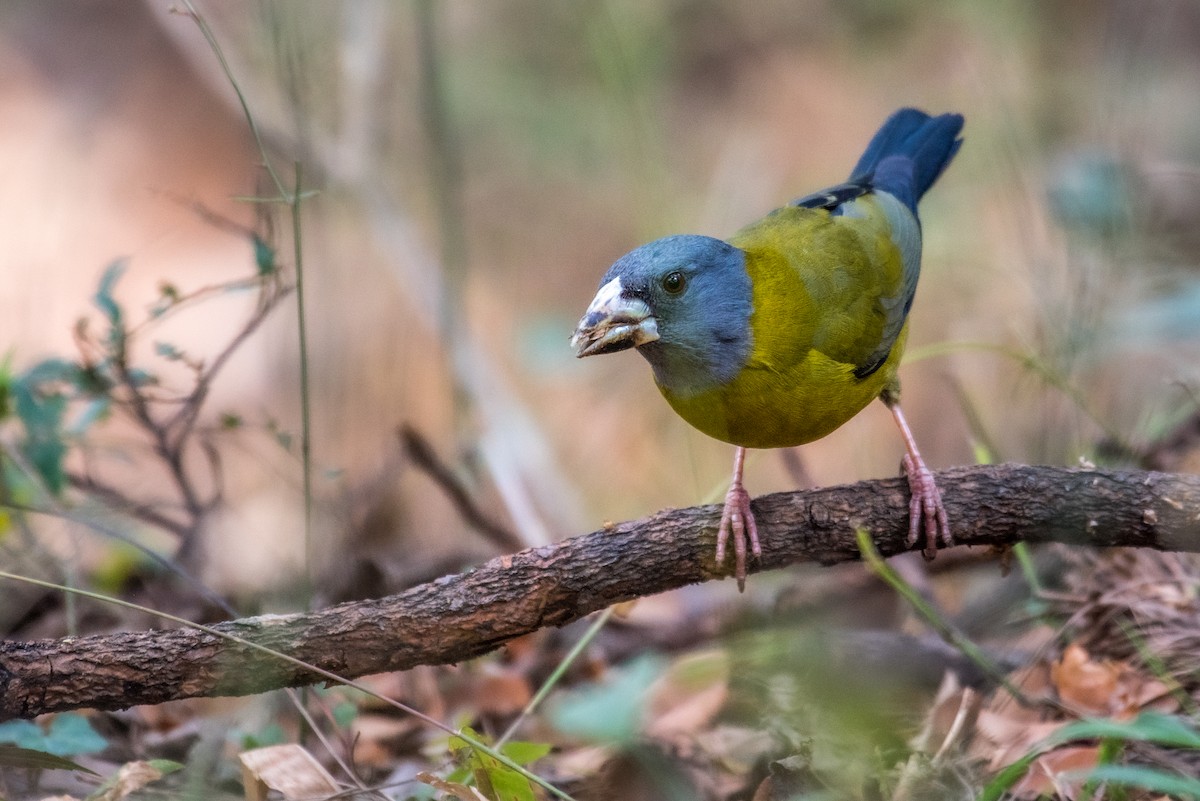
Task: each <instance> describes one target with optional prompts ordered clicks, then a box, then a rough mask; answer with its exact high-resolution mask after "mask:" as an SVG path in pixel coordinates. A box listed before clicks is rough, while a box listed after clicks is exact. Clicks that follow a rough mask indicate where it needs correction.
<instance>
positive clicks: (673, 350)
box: [571, 235, 752, 394]
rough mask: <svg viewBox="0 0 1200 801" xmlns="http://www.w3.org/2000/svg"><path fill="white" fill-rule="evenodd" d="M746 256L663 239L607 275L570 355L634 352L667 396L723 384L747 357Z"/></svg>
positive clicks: (698, 242)
mask: <svg viewBox="0 0 1200 801" xmlns="http://www.w3.org/2000/svg"><path fill="white" fill-rule="evenodd" d="M751 311H752V305H751V291H750V277H749V276H748V275H747V273H746V261H745V253H744V252H743V251H741V250H739V249H738V248H736V247H734V246H733V245H730V244H729V243H727V242H723V241H721V240H720V239H713V238H712V237H707V236H691V235H685V236H668V237H665V238H663V239H658V240H655V241H654V242H651V243H649V244H647V245H642V246H641V247H640V248H637V249H636V250H632V251H630V252H629V253H626V254H625V255H624V256H622V257H621V258H620V259H618V260H617V261H616V263H614V264H613V266H612V267H610V268H609V269H608V272H607V273H605V274H604V278H602V279H601V281H600V289H599V291H597V292H596V296H595V298H593V299H592V302H591V305H589V306H588V309H587V312H586V313H584V315H583V319H581V320H580V321H579V326H578V327H577V328H576V329H575V334H574V335H573V336H572V337H571V345H572V347H574V348H575V355H576V356H579V357H583V356H595V355H597V354H600V353H613V352H615V351H619V350H625V349H626V348H632V347H636V348H637V349H638V352H640V353H641V354H642V355H643V356H645V357H646V359H647V360H648V361H649V362H650V365H651V366H652V367H653V368H654V373H655V378H656V379H657V380H658V383H659V384H660V385H661V386H663V387H664V388H666V389H669V390H671V391H672V392H676V393H684V394H688V393H692V392H699V391H702V390H704V389H707V388H709V387H711V386H714V385H716V384H720V383H724V382H725V381H728V380H730V379H731V378H733V376H734V375H736V373H737V372H738V371H739V370H740V369H741V368H742V366H743V365H744V364H745V362H746V359H747V357H748V355H749V353H750V347H751V333H750V313H751Z"/></svg>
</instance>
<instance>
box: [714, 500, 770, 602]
mask: <svg viewBox="0 0 1200 801" xmlns="http://www.w3.org/2000/svg"><path fill="white" fill-rule="evenodd" d="M730 537H732V538H733V560H734V569H733V576H734V578H736V579H737V585H738V592H743V591H745V589H746V543H747V541H749V543H750V552H751V553H752V554H753V555H754V558H755V559H761V558H762V548H761V547H760V546H759V544H758V524H757V523H755V522H754V512H752V511H751V510H750V493H748V492H746V489H745V488H744V487H743V486H742V484H741V482H740V481H736V480H735V481H734V482H733V483H732V484H730V485H729V492H727V493H725V509H724V511H722V512H721V525H720V527H718V529H717V564H718V565H721V564H724V563H725V548H726V546H727V545H728V543H729V539H730Z"/></svg>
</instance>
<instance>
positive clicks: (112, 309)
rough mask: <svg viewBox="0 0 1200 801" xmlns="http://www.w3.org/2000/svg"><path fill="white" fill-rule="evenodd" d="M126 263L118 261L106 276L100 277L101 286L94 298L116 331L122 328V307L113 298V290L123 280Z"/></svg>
mask: <svg viewBox="0 0 1200 801" xmlns="http://www.w3.org/2000/svg"><path fill="white" fill-rule="evenodd" d="M125 267H126V262H125V260H124V259H117V260H116V261H114V262H113V263H112V264H110V265H108V267H107V268H106V269H105V270H104V274H103V275H101V276H100V285H99V286H98V287H97V288H96V294H95V296H94V297H93V298H92V300H93V302H94V303H95V304H96V307H97V308H98V309H100V311H102V312H103V313H104V316H105V317H107V318H108V322H109V324H110V325H112V327H113V328H114V329H119V328H120V327H121V306H120V304H119V303H117V301H116V298H114V297H113V294H112V293H113V288H114V287H116V285H117V281H119V280H121V275H122V274H123V273H124V272H125Z"/></svg>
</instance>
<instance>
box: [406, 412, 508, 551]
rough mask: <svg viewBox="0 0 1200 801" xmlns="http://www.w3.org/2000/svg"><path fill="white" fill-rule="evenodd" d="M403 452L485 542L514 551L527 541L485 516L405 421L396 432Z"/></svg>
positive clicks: (469, 494) (425, 441) (429, 446)
mask: <svg viewBox="0 0 1200 801" xmlns="http://www.w3.org/2000/svg"><path fill="white" fill-rule="evenodd" d="M397 435H398V436H399V437H400V442H401V444H402V445H403V447H404V452H405V453H407V454H408V456H409V458H411V459H412V461H413V464H414V465H415V466H417V467H418V468H420V469H421V470H423V471H424V472H425V474H426V475H428V476H429V477H430V478H431V479H433V481H434V483H435V484H437V485H438V486H439V487H441V489H442V491H443V492H445V493H446V497H447V498H449V499H450V503H451V504H453V506H454V508H455V510H456V511H457V512H458V514H459V515H460V516H461V517H462V519H463V522H465V523H466V524H467V525H469V526H470V527H471V528H473V529H475V530H476V531H478V532H479V533H480V534H482V535H483V536H484V537H485V538H486V539H487V540H488V542H491V543H492V544H494V545H496V546H497V547H499V548H500V549H501V550H502V551H518V550H520V549H521V548H524V547H525V546H526V544H527V543H525V542H523V541H522V540H521V538H520V537H518V536H517V535H516V534H515V533H514V532H512V531H509V530H508V529H507V528H505V527H504V526H502V525H500V524H499V523H497V522H496V521H494V520H492V519H491V518H489V517H488V516H487V515H486V514H485V513H484V512H483V510H482V509H480V508H479V506H478V504H476V503H475V500H474V499H473V498H472V497H471V493H470V492H468V491H467V488H466V487H464V486H463V485H462V482H461V481H459V480H458V477H457V476H455V475H454V471H453V470H452V469H451V468H450V467H449V466H448V465H447V464H446V463H445V462H443V461H442V460H441V459H439V458H438V455H437V453H436V452H435V451H434V449H433V445H432V444H431V443H430V442H429V440H427V439H426V438H425V436H424V435H423V434H422V433H421V432H420V431H418V430H417V429H416V428H414V427H413V426H411V425H409V424H408V423H402V424H401V425H400V430H399V431H398V432H397Z"/></svg>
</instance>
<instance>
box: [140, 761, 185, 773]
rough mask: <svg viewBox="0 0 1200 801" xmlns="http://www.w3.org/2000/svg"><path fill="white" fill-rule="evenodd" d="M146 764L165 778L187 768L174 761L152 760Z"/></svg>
mask: <svg viewBox="0 0 1200 801" xmlns="http://www.w3.org/2000/svg"><path fill="white" fill-rule="evenodd" d="M146 764H147V765H149V766H150V767H152V768H154V769H155V770H157V771H158V772H159V773H161V774H162V775H164V776H166V775H167V774H170V773H175V772H176V771H180V770H183V769H184V767H185V766H184V764H183V763H182V762H176V761H175V760H173V759H150V760H147V761H146Z"/></svg>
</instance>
